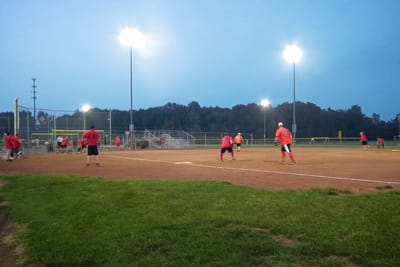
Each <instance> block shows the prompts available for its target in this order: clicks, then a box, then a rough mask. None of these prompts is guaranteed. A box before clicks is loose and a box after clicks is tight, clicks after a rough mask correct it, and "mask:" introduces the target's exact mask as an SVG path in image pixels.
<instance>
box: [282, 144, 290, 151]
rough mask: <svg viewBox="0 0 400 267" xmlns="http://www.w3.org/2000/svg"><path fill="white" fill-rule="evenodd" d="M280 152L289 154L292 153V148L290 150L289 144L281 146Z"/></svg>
mask: <svg viewBox="0 0 400 267" xmlns="http://www.w3.org/2000/svg"><path fill="white" fill-rule="evenodd" d="M281 151H282V152H287V153H291V152H292V148H291V146H290V144H287V145H283V146H282V147H281Z"/></svg>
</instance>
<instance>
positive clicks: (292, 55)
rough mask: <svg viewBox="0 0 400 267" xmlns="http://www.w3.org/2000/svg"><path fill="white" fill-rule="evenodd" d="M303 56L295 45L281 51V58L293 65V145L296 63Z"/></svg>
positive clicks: (294, 133) (294, 139)
mask: <svg viewBox="0 0 400 267" xmlns="http://www.w3.org/2000/svg"><path fill="white" fill-rule="evenodd" d="M302 56H303V52H302V51H301V49H300V48H299V47H298V46H297V45H295V44H292V45H286V47H285V50H284V51H283V57H284V58H285V59H286V61H287V62H288V63H290V64H293V124H292V132H293V143H295V142H296V132H297V125H296V62H299V61H300V60H301V58H302Z"/></svg>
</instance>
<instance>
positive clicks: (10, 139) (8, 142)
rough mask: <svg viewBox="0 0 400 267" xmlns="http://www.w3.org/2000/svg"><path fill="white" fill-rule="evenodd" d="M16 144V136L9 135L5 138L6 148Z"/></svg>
mask: <svg viewBox="0 0 400 267" xmlns="http://www.w3.org/2000/svg"><path fill="white" fill-rule="evenodd" d="M13 146H14V137H13V136H11V135H7V136H6V138H5V147H6V149H12V148H13Z"/></svg>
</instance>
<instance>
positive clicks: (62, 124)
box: [0, 100, 400, 152]
mask: <svg viewBox="0 0 400 267" xmlns="http://www.w3.org/2000/svg"><path fill="white" fill-rule="evenodd" d="M34 114H36V116H34ZM123 119H124V118H121V116H118V114H113V113H112V111H111V110H109V111H100V110H97V109H92V110H89V111H87V112H82V111H80V110H75V111H68V110H50V109H40V108H38V109H36V110H35V112H34V111H33V109H32V108H29V107H25V106H22V105H20V104H19V103H18V100H16V102H15V106H14V112H9V113H6V115H3V116H1V117H0V131H1V132H11V133H13V134H15V133H18V134H19V136H20V138H21V139H22V140H23V143H24V148H25V149H30V150H31V151H37V152H41V151H47V152H52V151H56V141H55V140H56V138H57V137H58V136H62V137H68V139H69V140H70V146H71V148H72V149H71V150H72V151H74V150H77V147H78V146H79V142H80V140H81V138H82V135H83V133H84V132H85V131H86V130H87V129H88V128H89V126H91V125H95V127H96V129H97V130H98V131H99V132H100V133H101V136H102V138H101V146H102V147H103V148H107V149H116V147H115V138H116V137H117V136H119V138H120V140H121V147H120V149H191V148H217V147H219V146H220V144H221V138H222V137H223V136H224V135H226V134H228V135H231V136H235V135H236V134H237V132H232V131H223V132H222V131H221V132H186V131H177V130H164V129H143V130H138V129H135V130H133V131H132V132H130V131H129V121H128V120H127V121H123ZM113 122H116V123H115V124H116V125H126V127H124V128H121V127H119V128H118V127H115V126H113ZM241 134H242V136H243V137H244V143H243V147H267V146H272V145H273V143H274V138H273V133H272V134H271V135H270V137H268V138H255V137H254V136H253V134H252V133H251V132H241ZM385 144H386V145H387V146H398V145H400V140H399V136H395V137H394V138H393V140H388V141H386V142H385ZM294 145H295V146H359V145H360V143H359V137H358V136H357V137H343V138H337V137H327V136H315V137H307V138H302V137H297V138H296V143H295V144H294ZM374 145H375V141H374V140H371V141H370V146H374ZM0 146H3V147H4V140H3V138H1V139H0Z"/></svg>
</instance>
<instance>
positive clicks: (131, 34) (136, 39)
mask: <svg viewBox="0 0 400 267" xmlns="http://www.w3.org/2000/svg"><path fill="white" fill-rule="evenodd" d="M118 39H119V41H120V42H121V44H122V45H124V46H128V47H129V52H130V53H129V55H130V109H129V119H130V124H129V133H130V141H131V148H132V144H133V133H134V125H133V86H132V50H133V48H136V49H139V50H140V49H143V47H144V46H145V43H146V38H145V36H144V34H143V33H142V32H140V31H139V30H137V29H135V28H124V29H122V30H121V31H120V33H119V36H118Z"/></svg>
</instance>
